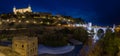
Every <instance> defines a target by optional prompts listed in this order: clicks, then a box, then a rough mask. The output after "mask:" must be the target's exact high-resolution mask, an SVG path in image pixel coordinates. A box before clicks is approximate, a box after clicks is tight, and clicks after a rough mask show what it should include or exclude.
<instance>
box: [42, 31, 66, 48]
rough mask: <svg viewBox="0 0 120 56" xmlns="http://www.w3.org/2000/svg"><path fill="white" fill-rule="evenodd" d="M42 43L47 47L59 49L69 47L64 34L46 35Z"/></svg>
mask: <svg viewBox="0 0 120 56" xmlns="http://www.w3.org/2000/svg"><path fill="white" fill-rule="evenodd" d="M41 41H42V43H43V44H44V45H46V46H52V47H58V46H64V45H67V44H68V43H67V38H66V37H65V36H64V35H63V34H62V33H55V32H54V33H47V32H46V33H44V35H43V37H42V39H41Z"/></svg>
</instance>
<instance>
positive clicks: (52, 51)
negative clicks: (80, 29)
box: [38, 44, 75, 54]
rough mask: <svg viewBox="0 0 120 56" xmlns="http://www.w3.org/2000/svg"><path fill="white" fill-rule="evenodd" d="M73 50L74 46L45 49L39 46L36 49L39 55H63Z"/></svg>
mask: <svg viewBox="0 0 120 56" xmlns="http://www.w3.org/2000/svg"><path fill="white" fill-rule="evenodd" d="M74 48H75V46H70V45H68V46H63V47H56V48H53V47H46V46H44V45H41V44H40V45H39V47H38V52H39V54H64V53H68V52H71V51H72V50H73V49H74Z"/></svg>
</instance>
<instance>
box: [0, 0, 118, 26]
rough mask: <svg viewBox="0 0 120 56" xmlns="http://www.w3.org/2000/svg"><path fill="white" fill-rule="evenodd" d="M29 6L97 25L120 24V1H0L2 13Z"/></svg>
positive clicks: (0, 11) (35, 9) (35, 10)
mask: <svg viewBox="0 0 120 56" xmlns="http://www.w3.org/2000/svg"><path fill="white" fill-rule="evenodd" d="M29 4H30V5H31V7H32V10H33V12H50V13H52V14H61V15H66V16H72V17H75V18H76V17H81V18H83V19H84V20H85V21H87V22H93V23H94V24H96V25H113V24H120V0H0V13H9V12H12V8H13V7H14V6H16V7H17V8H24V7H27V6H28V5H29Z"/></svg>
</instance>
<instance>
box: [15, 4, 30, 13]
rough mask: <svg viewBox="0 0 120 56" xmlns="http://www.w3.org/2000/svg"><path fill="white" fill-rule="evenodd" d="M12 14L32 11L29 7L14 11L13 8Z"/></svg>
mask: <svg viewBox="0 0 120 56" xmlns="http://www.w3.org/2000/svg"><path fill="white" fill-rule="evenodd" d="M13 12H14V14H17V13H25V12H32V9H31V6H28V7H27V8H21V9H16V7H14V8H13Z"/></svg>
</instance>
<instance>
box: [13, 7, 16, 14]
mask: <svg viewBox="0 0 120 56" xmlns="http://www.w3.org/2000/svg"><path fill="white" fill-rule="evenodd" d="M13 12H14V14H16V7H15V6H14V7H13Z"/></svg>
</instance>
